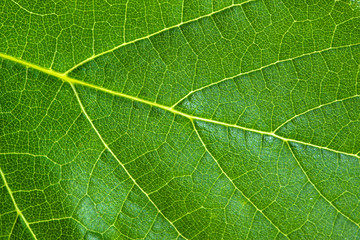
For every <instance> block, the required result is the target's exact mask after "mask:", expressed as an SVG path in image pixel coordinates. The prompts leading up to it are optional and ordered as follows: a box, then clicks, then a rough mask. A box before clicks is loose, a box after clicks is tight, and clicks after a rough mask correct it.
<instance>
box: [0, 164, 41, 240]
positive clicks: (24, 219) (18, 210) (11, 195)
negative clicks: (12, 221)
mask: <svg viewBox="0 0 360 240" xmlns="http://www.w3.org/2000/svg"><path fill="white" fill-rule="evenodd" d="M0 175H1V178H2V180H3V182H4V184H5V187H6V190H7V191H8V193H9V195H10V198H11V201H12V202H13V204H14V207H15V210H16V212H17V214H18V216H20V217H21V218H22V219H23V221H24V223H25V225H26V227H27V228H28V229H29V231H30V233H31V235H33V237H34V238H35V239H36V240H37V237H36V235H35V233H34V232H33V230H32V229H31V227H30V224H29V222H28V221H27V220H26V218H25V216H24V214H23V213H22V212H21V210H20V209H19V207H18V205H17V203H16V201H15V198H14V196H13V194H12V191H11V189H10V186H9V184H8V183H7V181H6V178H5V174H4V172H3V171H2V169H1V168H0Z"/></svg>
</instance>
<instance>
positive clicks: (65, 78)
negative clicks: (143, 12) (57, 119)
mask: <svg viewBox="0 0 360 240" xmlns="http://www.w3.org/2000/svg"><path fill="white" fill-rule="evenodd" d="M0 57H1V58H4V59H7V60H10V61H13V62H16V63H19V64H21V65H24V66H26V67H29V68H33V69H36V70H38V71H41V72H43V73H46V74H49V75H51V76H54V77H56V78H59V79H61V80H63V81H65V82H67V83H72V84H78V85H82V86H86V87H89V88H93V89H96V90H99V91H102V92H106V93H109V94H112V95H116V96H120V97H123V98H127V99H130V100H132V101H136V102H140V103H144V104H147V105H150V106H153V107H157V108H160V109H164V110H166V111H169V112H171V113H173V114H177V115H181V116H184V117H186V118H188V119H191V120H199V121H204V122H210V123H214V124H218V125H222V126H226V127H232V128H238V129H242V130H245V131H250V132H255V133H259V134H262V135H267V136H272V137H275V138H278V139H281V140H282V141H284V142H294V143H299V144H303V145H307V146H311V147H316V148H320V149H325V150H328V151H332V152H335V153H339V154H344V155H349V156H352V157H356V158H359V156H358V155H356V154H352V153H347V152H342V151H338V150H335V149H332V148H327V147H323V146H319V145H315V144H311V143H307V142H303V141H299V140H296V139H291V138H285V137H282V136H279V135H277V134H275V133H274V132H266V131H261V130H256V129H252V128H246V127H242V126H239V125H235V124H229V123H225V122H221V121H216V120H212V119H207V118H202V117H198V116H193V115H190V114H187V113H183V112H181V111H178V110H176V109H174V108H171V107H168V106H165V105H161V104H158V103H155V102H151V101H148V100H145V99H141V98H138V97H134V96H131V95H127V94H124V93H120V92H116V91H113V90H110V89H107V88H104V87H100V86H97V85H94V84H91V83H87V82H83V81H81V80H78V79H75V78H71V77H69V76H68V75H67V74H64V73H59V72H57V71H54V70H52V69H47V68H44V67H41V66H38V65H36V64H32V63H29V62H26V61H24V60H21V59H18V58H15V57H13V56H9V55H7V54H3V53H0Z"/></svg>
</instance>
